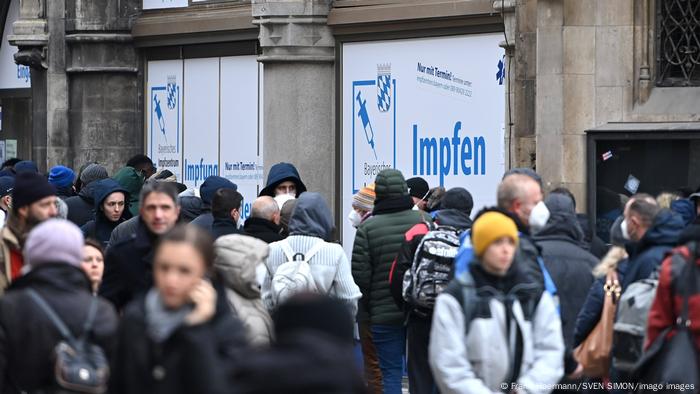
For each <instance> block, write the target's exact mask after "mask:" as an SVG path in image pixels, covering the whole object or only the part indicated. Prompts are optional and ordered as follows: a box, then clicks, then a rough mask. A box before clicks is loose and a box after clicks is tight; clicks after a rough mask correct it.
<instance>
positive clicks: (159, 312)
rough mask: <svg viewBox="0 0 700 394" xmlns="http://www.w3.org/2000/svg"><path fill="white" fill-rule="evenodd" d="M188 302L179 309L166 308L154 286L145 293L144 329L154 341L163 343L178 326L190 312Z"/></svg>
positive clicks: (190, 308)
mask: <svg viewBox="0 0 700 394" xmlns="http://www.w3.org/2000/svg"><path fill="white" fill-rule="evenodd" d="M192 309H193V307H192V306H191V305H189V304H187V305H184V306H182V307H180V308H179V309H168V308H166V307H165V305H164V304H163V299H162V298H161V297H160V293H159V292H158V290H157V289H156V288H152V289H151V290H149V291H148V294H146V330H147V332H148V336H149V337H151V339H153V340H154V341H155V342H156V343H163V342H165V340H167V339H168V338H170V336H171V335H172V334H173V332H175V330H177V328H178V327H180V326H181V325H182V324H183V323H184V321H185V317H187V315H189V314H190V312H192Z"/></svg>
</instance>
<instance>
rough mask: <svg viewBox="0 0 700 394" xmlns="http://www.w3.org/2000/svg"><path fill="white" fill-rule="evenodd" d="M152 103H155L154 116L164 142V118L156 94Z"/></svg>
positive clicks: (166, 140)
mask: <svg viewBox="0 0 700 394" xmlns="http://www.w3.org/2000/svg"><path fill="white" fill-rule="evenodd" d="M153 104H154V105H155V112H156V117H157V118H158V126H159V127H160V131H161V132H162V133H163V137H165V142H166V143H167V142H168V138H167V134H165V118H164V117H163V110H162V109H161V108H160V101H159V100H158V95H155V96H153Z"/></svg>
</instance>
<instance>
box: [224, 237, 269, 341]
mask: <svg viewBox="0 0 700 394" xmlns="http://www.w3.org/2000/svg"><path fill="white" fill-rule="evenodd" d="M214 248H215V251H216V260H215V262H214V267H215V268H216V270H217V272H218V273H219V275H221V277H222V278H223V281H224V284H225V285H226V294H227V295H228V301H229V305H230V306H231V308H232V309H233V311H234V312H235V314H236V315H237V316H238V318H239V319H240V320H241V321H242V322H243V325H244V326H245V327H246V328H247V329H248V336H249V338H250V340H251V342H252V343H253V344H255V345H266V344H268V343H270V340H271V339H272V334H273V326H272V319H271V318H270V315H269V314H268V312H267V310H266V309H265V306H264V305H263V302H262V299H261V296H260V284H259V283H258V280H257V278H256V268H257V267H258V265H260V264H263V262H264V261H265V259H267V255H268V253H269V250H270V248H269V247H268V245H267V243H265V242H263V241H261V240H259V239H256V238H253V237H249V236H247V235H239V234H232V235H226V236H223V237H220V238H219V239H217V240H216V243H215V244H214Z"/></svg>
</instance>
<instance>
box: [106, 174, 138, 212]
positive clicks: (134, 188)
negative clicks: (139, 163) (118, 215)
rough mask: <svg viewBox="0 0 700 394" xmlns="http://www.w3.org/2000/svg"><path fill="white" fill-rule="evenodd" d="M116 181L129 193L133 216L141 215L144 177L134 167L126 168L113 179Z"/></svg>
mask: <svg viewBox="0 0 700 394" xmlns="http://www.w3.org/2000/svg"><path fill="white" fill-rule="evenodd" d="M112 178H113V179H114V180H115V181H117V182H119V184H120V185H121V186H122V187H123V188H124V189H125V190H126V191H127V192H129V211H130V212H131V215H132V216H136V215H138V214H139V207H140V202H139V198H140V194H141V188H142V187H143V181H144V180H143V177H142V176H141V175H139V173H138V172H137V171H136V169H135V168H134V167H124V168H122V169H121V170H119V172H117V173H116V174H114V176H113V177H112Z"/></svg>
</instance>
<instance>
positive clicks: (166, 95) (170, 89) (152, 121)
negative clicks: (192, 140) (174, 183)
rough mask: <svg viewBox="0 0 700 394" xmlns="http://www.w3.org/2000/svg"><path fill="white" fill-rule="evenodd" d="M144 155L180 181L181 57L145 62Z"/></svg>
mask: <svg viewBox="0 0 700 394" xmlns="http://www.w3.org/2000/svg"><path fill="white" fill-rule="evenodd" d="M146 94H147V97H146V113H147V114H148V118H147V121H146V140H147V144H146V146H147V149H148V152H147V154H148V157H150V158H151V160H153V162H154V163H155V165H156V167H157V168H158V169H159V170H160V169H167V170H170V171H171V172H172V173H173V174H175V176H176V177H177V180H178V182H180V181H182V165H181V160H182V134H183V133H182V110H183V106H182V60H163V61H153V62H148V81H147V86H146Z"/></svg>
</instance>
